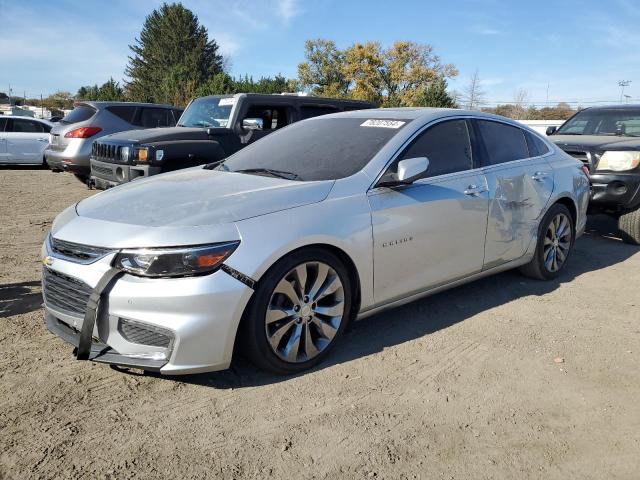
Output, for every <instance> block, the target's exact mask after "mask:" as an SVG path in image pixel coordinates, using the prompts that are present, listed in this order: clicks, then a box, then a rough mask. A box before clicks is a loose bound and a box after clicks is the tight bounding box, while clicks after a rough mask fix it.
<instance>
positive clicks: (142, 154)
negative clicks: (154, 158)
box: [137, 147, 149, 163]
mask: <svg viewBox="0 0 640 480" xmlns="http://www.w3.org/2000/svg"><path fill="white" fill-rule="evenodd" d="M137 157H138V163H147V160H148V159H149V149H148V148H147V147H143V148H139V149H138V155H137Z"/></svg>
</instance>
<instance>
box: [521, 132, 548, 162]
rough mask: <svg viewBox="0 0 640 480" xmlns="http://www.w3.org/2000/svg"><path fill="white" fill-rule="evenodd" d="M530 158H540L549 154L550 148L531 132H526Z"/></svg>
mask: <svg viewBox="0 0 640 480" xmlns="http://www.w3.org/2000/svg"><path fill="white" fill-rule="evenodd" d="M524 135H525V137H526V140H527V148H528V149H529V156H530V157H540V156H541V155H544V154H546V153H549V147H547V145H546V144H545V143H544V142H543V141H542V140H540V139H539V138H538V137H536V136H535V135H534V134H533V133H531V132H526V131H525V132H524Z"/></svg>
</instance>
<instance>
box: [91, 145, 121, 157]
mask: <svg viewBox="0 0 640 480" xmlns="http://www.w3.org/2000/svg"><path fill="white" fill-rule="evenodd" d="M121 150H122V146H120V145H113V144H110V143H103V142H93V145H92V147H91V156H92V157H93V158H95V159H96V160H106V161H112V162H113V161H116V162H118V161H120V151H121Z"/></svg>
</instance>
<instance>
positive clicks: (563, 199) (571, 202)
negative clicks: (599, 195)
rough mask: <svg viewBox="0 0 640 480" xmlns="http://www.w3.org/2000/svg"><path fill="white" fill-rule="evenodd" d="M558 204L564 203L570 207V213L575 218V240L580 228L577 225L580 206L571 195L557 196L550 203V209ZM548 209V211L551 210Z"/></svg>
mask: <svg viewBox="0 0 640 480" xmlns="http://www.w3.org/2000/svg"><path fill="white" fill-rule="evenodd" d="M556 204H560V205H564V206H565V207H567V208H568V209H569V213H570V214H571V219H572V220H573V230H574V232H573V233H574V240H575V233H576V232H575V230H576V229H577V228H578V227H577V223H578V206H577V205H576V202H575V201H574V200H573V199H572V198H571V197H569V196H566V195H565V196H561V197H559V198H556V199H555V201H554V202H553V203H552V204H551V205H549V209H550V208H551V207H553V206H554V205H556ZM549 209H547V211H548V210H549Z"/></svg>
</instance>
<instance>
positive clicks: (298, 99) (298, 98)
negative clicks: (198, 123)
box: [198, 93, 375, 107]
mask: <svg viewBox="0 0 640 480" xmlns="http://www.w3.org/2000/svg"><path fill="white" fill-rule="evenodd" d="M231 97H234V98H251V99H257V100H264V101H267V102H274V101H275V102H278V103H303V104H313V103H323V104H324V103H335V104H339V105H355V106H358V105H361V106H363V107H366V106H370V105H375V104H374V103H372V102H367V101H365V100H352V99H349V98H331V97H316V96H313V95H298V94H295V93H236V94H229V95H207V96H205V97H198V98H231Z"/></svg>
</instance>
